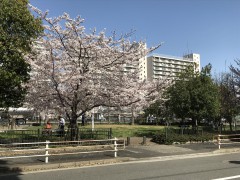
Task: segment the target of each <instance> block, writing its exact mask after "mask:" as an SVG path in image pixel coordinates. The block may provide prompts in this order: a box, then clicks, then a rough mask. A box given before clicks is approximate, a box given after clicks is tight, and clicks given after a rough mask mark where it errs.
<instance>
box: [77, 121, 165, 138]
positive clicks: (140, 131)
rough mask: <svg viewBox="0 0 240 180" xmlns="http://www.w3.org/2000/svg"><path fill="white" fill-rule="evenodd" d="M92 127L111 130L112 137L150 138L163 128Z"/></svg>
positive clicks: (120, 125)
mask: <svg viewBox="0 0 240 180" xmlns="http://www.w3.org/2000/svg"><path fill="white" fill-rule="evenodd" d="M94 127H95V128H96V129H98V128H99V129H104V128H112V133H113V137H136V136H137V137H143V136H146V137H152V135H154V134H155V133H156V132H158V131H160V130H162V129H163V128H164V126H148V125H127V124H96V125H94ZM80 128H91V125H87V126H84V127H82V126H81V127H80Z"/></svg>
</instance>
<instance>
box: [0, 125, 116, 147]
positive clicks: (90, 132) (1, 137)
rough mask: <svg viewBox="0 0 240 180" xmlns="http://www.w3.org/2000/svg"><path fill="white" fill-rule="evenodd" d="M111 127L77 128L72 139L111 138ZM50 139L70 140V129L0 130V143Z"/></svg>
mask: <svg viewBox="0 0 240 180" xmlns="http://www.w3.org/2000/svg"><path fill="white" fill-rule="evenodd" d="M111 138H112V129H111V128H106V129H105V128H104V129H86V128H78V129H77V130H76V131H75V134H74V140H101V139H111ZM46 140H50V141H68V140H72V136H71V129H68V130H66V131H64V132H61V131H59V130H58V129H56V130H51V131H46V130H44V129H37V130H2V131H0V144H9V143H27V142H45V141H46Z"/></svg>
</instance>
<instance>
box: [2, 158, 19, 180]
mask: <svg viewBox="0 0 240 180" xmlns="http://www.w3.org/2000/svg"><path fill="white" fill-rule="evenodd" d="M21 172H22V171H21V168H19V167H16V166H13V167H11V166H10V165H9V164H8V163H7V161H4V160H0V179H1V180H5V179H6V180H19V179H20V178H19V177H18V176H19V175H20V174H21Z"/></svg>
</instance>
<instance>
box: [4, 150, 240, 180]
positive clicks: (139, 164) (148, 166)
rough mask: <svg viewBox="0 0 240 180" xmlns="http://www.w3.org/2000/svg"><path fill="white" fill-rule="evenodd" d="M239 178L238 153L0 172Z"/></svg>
mask: <svg viewBox="0 0 240 180" xmlns="http://www.w3.org/2000/svg"><path fill="white" fill-rule="evenodd" d="M218 178H223V179H221V180H224V178H225V179H240V153H232V154H218V155H206V156H193V157H188V158H176V159H170V160H169V159H168V160H163V159H161V158H159V159H158V158H157V157H155V158H149V159H145V160H138V161H131V162H125V163H120V164H113V165H102V166H93V167H82V168H75V169H60V170H47V171H42V172H33V173H29V172H28V173H22V174H15V175H5V176H0V179H1V180H43V179H44V180H55V179H56V180H67V179H69V180H79V179H81V180H113V179H114V180H159V179H161V180H166V179H167V180H169V179H171V180H212V179H218Z"/></svg>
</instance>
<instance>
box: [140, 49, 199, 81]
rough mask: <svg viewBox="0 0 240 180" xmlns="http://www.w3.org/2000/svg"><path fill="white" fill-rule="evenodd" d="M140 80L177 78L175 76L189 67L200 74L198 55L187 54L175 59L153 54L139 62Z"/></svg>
mask: <svg viewBox="0 0 240 180" xmlns="http://www.w3.org/2000/svg"><path fill="white" fill-rule="evenodd" d="M140 64H142V66H141V65H140V69H141V72H140V78H141V79H148V80H153V79H158V78H171V79H174V78H176V77H177V74H178V73H179V72H181V71H182V70H184V69H186V67H188V66H189V65H191V64H192V65H193V66H194V69H195V72H200V55H199V54H195V53H192V54H187V55H185V56H183V57H175V56H169V55H160V54H154V55H151V56H149V57H147V58H146V59H144V60H142V62H140Z"/></svg>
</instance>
